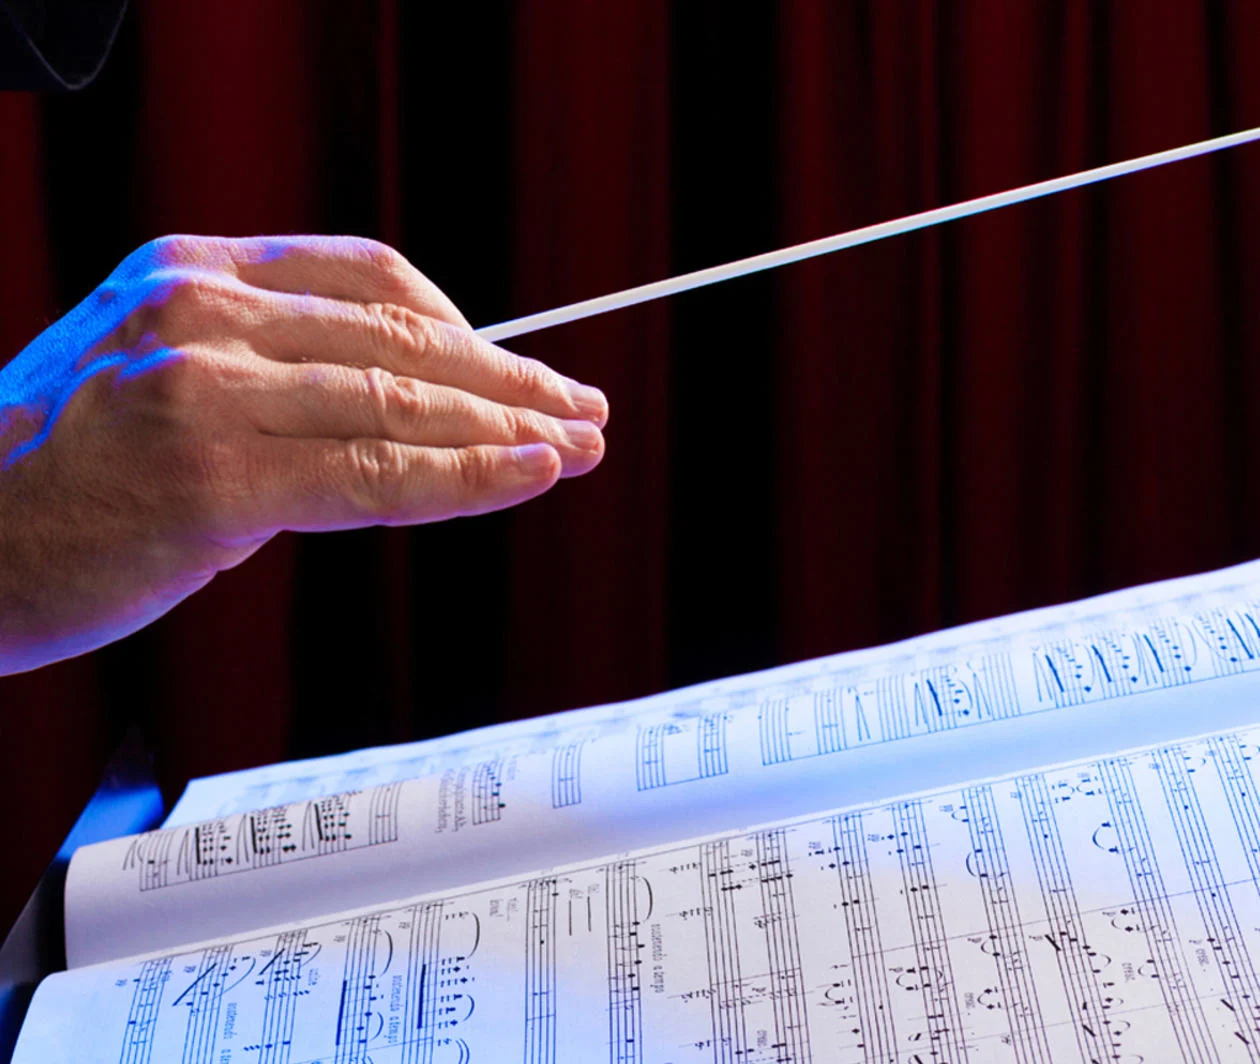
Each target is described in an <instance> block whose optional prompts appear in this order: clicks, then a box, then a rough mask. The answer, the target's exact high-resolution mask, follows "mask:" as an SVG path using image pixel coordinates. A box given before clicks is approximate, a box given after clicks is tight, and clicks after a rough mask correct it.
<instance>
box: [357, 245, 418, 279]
mask: <svg viewBox="0 0 1260 1064" xmlns="http://www.w3.org/2000/svg"><path fill="white" fill-rule="evenodd" d="M355 243H356V250H357V252H358V255H359V257H360V258H361V259H362V260H363V262H364V263H365V264H366V265H367V266H368V267H369V269H371V271H372V272H373V273H375V274H376V275H377V276H378V277H379V278H380V279H381V280H384V281H387V282H392V283H394V284H404V283H405V282H406V281H407V279H408V278H409V277H410V275H411V270H412V267H411V263H409V262H408V261H407V259H406V258H405V257H404V256H403V254H402V253H401V252H399V251H397V250H395V249H394V248H392V247H390V246H389V245H388V244H383V243H381V242H380V241H379V240H369V239H367V238H358V239H356V241H355Z"/></svg>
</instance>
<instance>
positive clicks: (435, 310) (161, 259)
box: [142, 236, 472, 329]
mask: <svg viewBox="0 0 1260 1064" xmlns="http://www.w3.org/2000/svg"><path fill="white" fill-rule="evenodd" d="M146 247H148V248H149V249H151V254H152V257H153V258H155V259H156V260H157V262H158V263H159V265H161V266H165V267H180V266H195V267H200V268H202V269H211V270H218V271H221V272H223V273H226V274H228V275H230V276H233V277H236V278H237V279H238V280H241V281H243V282H245V283H246V284H248V285H253V286H254V287H255V288H265V289H270V290H271V291H273V292H290V293H295V294H306V295H316V296H322V297H323V298H325V299H340V300H345V301H349V302H353V303H395V304H397V305H398V306H400V307H406V308H407V309H409V310H413V311H415V312H416V313H417V314H423V315H425V316H426V317H430V318H437V319H438V320H440V321H445V322H448V323H449V324H451V325H459V326H461V327H463V328H465V329H469V328H472V326H470V325H469V324H468V320H467V319H466V318H465V317H464V315H463V314H461V313H460V311H459V308H458V307H457V306H455V304H454V303H452V302H451V300H450V299H449V298H447V296H446V294H445V293H444V292H443V291H442V290H441V289H440V288H438V286H437V285H435V284H434V283H433V282H432V281H430V280H429V279H428V278H427V277H425V275H424V274H422V273H421V272H420V271H419V270H417V269H416V268H415V267H414V266H413V265H412V264H411V263H410V262H408V261H407V259H406V258H405V257H404V256H403V255H402V254H401V253H400V252H398V251H395V250H394V249H393V248H391V247H390V246H389V245H388V244H382V243H381V242H380V241H377V240H367V239H364V238H362V237H352V236H257V237H239V238H236V237H203V236H167V237H162V238H161V239H160V240H155V241H153V243H152V244H151V245H146ZM143 250H144V249H142V251H143Z"/></svg>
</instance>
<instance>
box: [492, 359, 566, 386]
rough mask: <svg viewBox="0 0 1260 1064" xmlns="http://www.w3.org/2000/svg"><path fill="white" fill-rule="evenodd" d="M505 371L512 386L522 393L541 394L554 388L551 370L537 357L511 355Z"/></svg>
mask: <svg viewBox="0 0 1260 1064" xmlns="http://www.w3.org/2000/svg"><path fill="white" fill-rule="evenodd" d="M504 372H505V373H506V375H507V379H508V383H509V384H510V385H511V387H512V388H513V389H514V390H515V391H517V392H519V393H520V394H522V395H541V394H545V393H547V392H550V391H553V390H554V389H553V388H552V387H551V386H550V385H551V378H552V373H551V371H550V370H549V369H547V367H546V366H544V365H543V364H542V363H541V362H539V361H537V360H536V359H532V358H521V357H520V356H519V355H509V356H508V358H507V362H506V365H505V368H504Z"/></svg>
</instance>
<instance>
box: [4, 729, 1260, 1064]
mask: <svg viewBox="0 0 1260 1064" xmlns="http://www.w3.org/2000/svg"><path fill="white" fill-rule="evenodd" d="M1258 744H1260V728H1250V729H1244V730H1240V731H1231V732H1225V733H1220V734H1214V735H1209V736H1206V737H1200V738H1195V739H1188V740H1183V741H1180V742H1177V743H1172V744H1164V745H1161V746H1157V747H1154V748H1148V749H1145V750H1140V751H1136V752H1130V753H1127V754H1123V755H1113V756H1104V757H1099V758H1091V759H1084V760H1080V761H1077V762H1075V763H1070V764H1065V765H1060V766H1057V767H1054V768H1049V769H1041V770H1033V771H1027V772H1021V773H1017V774H1009V775H1005V776H1001V777H998V778H995V779H990V780H987V781H981V782H974V783H970V784H964V785H960V786H955V787H950V788H945V789H936V790H933V791H930V792H922V793H919V794H917V795H915V796H910V797H904V798H898V799H894V800H891V801H883V802H879V803H875V804H866V805H862V806H857V807H852V808H849V809H846V810H842V811H839V812H835V813H830V814H825V815H814V816H809V817H805V818H799V819H796V820H791V821H787V822H781V823H779V824H772V825H769V826H763V827H761V828H758V829H755V830H745V831H739V832H733V833H726V834H722V835H715V836H711V837H706V838H702V839H699V840H693V841H690V842H686V843H674V844H670V845H665V846H660V847H655V848H651V849H647V850H643V851H640V852H637V853H633V854H628V855H621V856H618V857H614V858H604V859H599V860H593V861H587V862H582V863H576V864H573V865H571V866H569V867H565V868H562V869H559V870H555V871H549V872H541V873H538V872H536V873H532V874H529V875H522V876H517V877H515V878H508V879H503V880H500V881H497V882H494V883H490V884H484V885H478V886H474V887H467V888H463V889H458V890H453V891H449V892H446V893H442V894H438V895H430V896H427V897H422V898H415V899H412V900H408V901H403V902H395V903H391V904H387V905H383V906H381V907H379V908H376V909H372V910H367V911H360V912H357V913H353V914H349V915H341V916H336V917H325V918H320V919H316V920H312V921H308V922H305V923H302V924H298V925H292V926H289V927H286V928H281V929H278V930H274V931H268V932H256V933H251V934H244V935H239V936H236V937H233V938H225V939H221V940H218V941H214V942H211V943H208V944H204V945H201V946H198V947H196V948H183V949H179V950H176V951H173V952H170V953H166V954H159V955H154V956H151V957H148V958H146V959H141V960H122V961H116V962H111V963H109V964H105V965H102V966H99V967H92V968H85V969H79V970H76V971H71V972H68V973H65V974H62V975H55V976H52V977H51V978H50V979H48V980H47V981H46V982H45V983H44V985H43V986H42V987H41V988H40V990H39V992H38V994H37V996H36V998H35V1001H34V1004H33V1006H32V1008H31V1011H30V1014H29V1018H28V1020H27V1024H26V1026H25V1028H24V1030H23V1033H22V1038H21V1041H20V1043H19V1045H18V1049H17V1053H16V1056H15V1058H14V1060H15V1064H42V1061H44V1060H46V1059H67V1060H76V1061H83V1062H96V1061H100V1062H109V1064H113V1062H114V1061H118V1060H121V1061H124V1062H140V1061H150V1060H162V1061H180V1062H182V1064H211V1062H214V1064H232V1061H234V1060H246V1059H247V1060H249V1061H251V1062H252V1061H267V1062H269V1064H298V1062H311V1061H352V1060H369V1059H370V1060H372V1061H376V1062H377V1064H383V1062H389V1061H401V1062H413V1061H448V1060H449V1061H452V1062H468V1061H475V1060H523V1061H527V1062H529V1064H554V1062H559V1061H574V1060H596V1059H604V1058H605V1056H607V1058H608V1059H610V1060H614V1061H618V1062H621V1064H644V1062H666V1064H710V1062H712V1061H719V1062H724V1064H734V1062H743V1064H772V1062H773V1064H877V1062H899V1064H927V1062H929V1061H949V1062H951V1064H954V1062H969V1064H985V1062H993V1064H1007V1062H1015V1064H1051V1062H1054V1064H1059V1062H1062V1061H1104V1060H1106V1061H1137V1062H1140V1061H1148V1062H1153V1061H1158V1062H1168V1061H1190V1062H1195V1064H1200V1062H1202V1064H1206V1062H1209V1061H1211V1062H1215V1061H1255V1060H1256V1059H1257V1057H1258V1056H1260V971H1258V956H1260V955H1258V954H1257V950H1258V949H1260V888H1258V884H1260V802H1258V801H1257V797H1256V794H1257V779H1256V771H1257V769H1256V765H1257V748H1258Z"/></svg>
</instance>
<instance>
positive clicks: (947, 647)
mask: <svg viewBox="0 0 1260 1064" xmlns="http://www.w3.org/2000/svg"><path fill="white" fill-rule="evenodd" d="M1230 600H1233V603H1234V604H1238V603H1245V602H1248V601H1257V600H1260V562H1248V563H1246V564H1243V565H1237V566H1233V567H1231V568H1228V569H1222V570H1218V571H1216V572H1211V573H1202V574H1197V575H1194V576H1189V577H1181V578H1178V579H1175V580H1165V581H1161V582H1159V583H1155V584H1148V585H1145V586H1141V587H1135V588H1126V589H1124V590H1122V591H1116V592H1111V593H1109V594H1106V595H1099V596H1096V597H1094V598H1089V599H1084V600H1081V601H1079V602H1071V603H1066V604H1064V605H1059V606H1052V607H1046V608H1042V609H1037V610H1029V611H1026V612H1024V613H1019V614H1012V615H1010V616H1006V617H999V618H995V619H993V620H988V621H979V622H976V623H974V624H968V625H963V626H961V627H958V628H951V629H946V630H943V631H940V632H935V633H932V634H930V635H927V636H919V637H916V638H914V639H909V640H905V641H903V642H900V643H894V644H891V645H888V646H881V647H874V648H869V649H864V650H856V651H849V652H846V653H843V654H834V655H831V656H828V657H824V658H818V659H814V660H811V661H804V662H798V663H795V664H791V665H785V666H779V667H777V668H773V669H766V670H763V671H761V672H755V673H748V674H745V675H741V676H732V677H724V678H722V679H719V680H714V681H710V682H708V683H702V684H697V685H694V686H691V687H686V688H682V689H680V690H675V691H668V692H665V693H663V694H659V695H652V696H650V697H647V698H641V699H635V700H633V701H630V702H621V703H613V704H610V705H605V706H596V707H592V708H589V709H581V710H569V711H567V712H564V713H554V714H550V715H548V716H543V717H535V718H531V719H529V720H523V721H514V722H511V723H508V724H499V725H491V726H489V727H485V728H477V729H474V730H472V731H466V732H458V733H456V734H453V735H447V736H443V737H441V738H438V739H429V740H423V741H420V742H414V743H403V744H399V745H395V746H385V747H375V748H372V749H367V750H356V751H352V752H350V753H347V754H338V755H333V756H330V757H322V758H309V759H306V760H303V761H292V762H286V763H283V764H277V765H266V766H263V767H261V768H256V769H247V770H245V771H241V772H233V773H225V774H223V775H221V776H212V777H208V778H205V779H199V780H194V781H192V782H191V783H190V784H189V786H188V788H187V789H186V790H185V792H184V794H183V796H182V797H181V798H180V800H179V802H178V803H176V806H175V808H174V809H173V810H172V811H171V814H170V816H169V817H168V818H167V826H168V827H169V826H175V825H179V824H192V823H196V822H197V821H202V820H211V819H213V818H215V817H219V816H224V815H227V814H229V813H243V812H247V811H249V810H253V809H262V808H266V807H268V806H273V805H279V804H283V803H286V802H293V801H298V800H302V799H307V798H314V797H319V796H321V795H325V794H336V793H339V792H344V791H351V790H358V789H362V788H365V787H370V786H375V785H378V784H382V783H392V782H395V781H397V780H402V779H410V778H414V777H417V776H423V775H429V774H432V773H440V772H443V771H445V770H446V769H448V768H450V767H452V766H456V767H457V766H458V765H460V764H462V763H465V762H467V761H469V760H477V759H485V758H489V757H508V756H513V755H516V754H521V753H530V752H536V751H539V750H554V749H557V748H562V747H564V746H566V745H568V744H570V743H573V742H582V741H587V740H590V739H593V738H598V737H601V736H606V735H609V734H612V733H615V732H622V731H626V730H634V729H635V728H636V727H637V726H638V724H639V723H640V722H641V721H642V720H644V719H646V718H651V717H654V718H656V719H657V720H664V719H670V718H673V717H678V716H697V715H701V714H703V713H704V712H706V711H710V710H716V709H732V708H735V707H737V706H741V705H742V706H747V705H753V704H757V703H759V702H761V701H762V700H763V699H771V698H775V697H781V696H784V695H788V694H790V693H792V692H793V691H795V690H800V689H804V688H805V687H808V686H810V685H815V686H826V684H827V683H828V681H829V682H830V685H831V687H833V688H835V689H843V688H845V687H855V686H858V685H860V684H861V683H862V682H863V680H865V679H874V678H876V677H880V676H883V675H885V674H888V673H889V672H891V673H893V674H895V673H897V672H898V671H901V672H902V673H904V672H905V671H906V670H905V666H906V664H907V662H909V661H910V660H911V659H913V658H916V657H921V658H923V659H925V664H926V666H927V667H929V668H930V667H931V666H932V664H933V663H934V662H935V663H940V662H942V661H947V660H948V659H950V658H954V659H958V658H960V657H961V656H963V655H965V654H967V653H973V654H980V655H983V654H985V653H989V654H1000V653H1002V652H1003V650H1004V649H1006V648H1005V646H1004V645H1003V644H1005V643H1007V642H1009V641H1011V640H1012V639H1014V638H1016V637H1018V636H1030V635H1031V634H1032V633H1039V638H1038V640H1037V642H1040V643H1053V642H1056V641H1059V642H1062V641H1065V640H1075V641H1076V642H1077V643H1079V644H1081V645H1080V646H1079V648H1078V651H1077V653H1078V654H1083V655H1084V657H1085V659H1086V664H1087V666H1088V667H1089V668H1091V669H1092V670H1094V671H1096V670H1097V665H1096V664H1095V663H1091V662H1090V661H1089V658H1090V657H1091V656H1092V655H1091V652H1090V650H1089V649H1088V645H1087V644H1088V642H1089V640H1090V639H1091V637H1092V636H1094V635H1095V634H1096V633H1099V632H1107V631H1108V630H1110V629H1113V628H1126V627H1132V626H1133V625H1135V624H1137V623H1140V622H1141V621H1142V620H1144V619H1146V620H1149V619H1151V618H1153V617H1156V616H1158V615H1160V614H1165V615H1166V614H1179V615H1182V616H1185V615H1191V614H1193V613H1195V612H1196V611H1203V610H1210V609H1212V608H1214V607H1219V606H1220V605H1222V604H1229V601H1230ZM1191 623H1192V626H1193V621H1192V622H1191ZM1253 634H1254V633H1253V632H1251V631H1250V630H1246V631H1245V635H1246V638H1247V639H1248V640H1250V639H1251V637H1252V636H1253ZM1196 637H1197V640H1196ZM1205 637H1206V642H1207V645H1206V646H1204V647H1200V646H1198V645H1196V646H1195V647H1194V650H1195V651H1196V652H1197V651H1199V650H1205V651H1206V652H1207V653H1208V654H1212V653H1214V652H1218V651H1217V643H1218V640H1216V639H1215V636H1214V635H1213V634H1211V633H1208V632H1206V631H1205V630H1204V629H1203V628H1202V627H1201V626H1200V627H1198V628H1195V629H1194V630H1193V632H1192V635H1191V639H1192V641H1196V642H1200V643H1201V642H1203V640H1204V638H1205ZM1240 639H1241V637H1240ZM986 644H987V645H988V646H987V647H986V646H985V645H986ZM1154 645H1156V644H1152V647H1153V646H1154ZM1138 651H1139V653H1140V654H1141V655H1142V656H1143V658H1144V664H1145V665H1146V666H1148V667H1150V666H1152V661H1153V658H1152V655H1155V651H1154V650H1153V649H1151V648H1147V649H1145V650H1144V649H1143V648H1142V647H1141V646H1140V645H1139V647H1138ZM1162 665H1163V661H1162V659H1161V660H1160V662H1159V663H1158V665H1155V666H1154V667H1155V668H1156V671H1157V672H1160V675H1161V676H1162V675H1163V672H1162V671H1161V668H1162ZM1101 681H1102V682H1101V684H1100V685H1098V686H1096V687H1095V691H1111V690H1114V689H1115V688H1116V687H1117V684H1116V683H1115V682H1114V680H1113V679H1111V678H1108V677H1107V676H1105V675H1104V676H1103V677H1102V678H1101ZM1129 682H1130V683H1131V682H1132V681H1129ZM1146 682H1147V681H1146V679H1145V678H1139V680H1138V685H1139V687H1140V689H1143V690H1144V689H1145V684H1146ZM1118 686H1120V687H1121V688H1122V687H1123V686H1124V684H1123V683H1122V684H1120V685H1118ZM1017 697H1019V698H1020V699H1021V708H1022V705H1023V702H1024V701H1031V702H1032V704H1033V705H1034V706H1036V707H1037V708H1041V703H1042V701H1043V699H1041V698H1039V697H1038V696H1037V695H1034V696H1033V697H1032V698H1031V699H1027V698H1026V697H1025V693H1024V692H1023V691H1018V692H1017Z"/></svg>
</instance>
